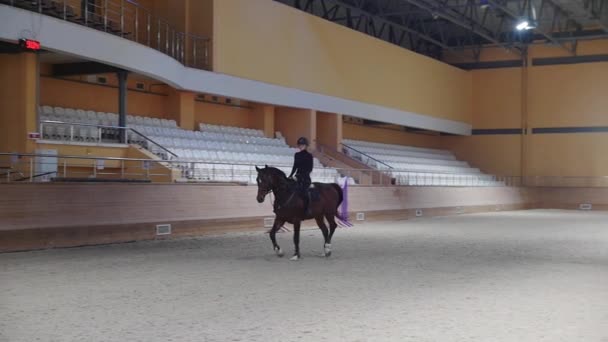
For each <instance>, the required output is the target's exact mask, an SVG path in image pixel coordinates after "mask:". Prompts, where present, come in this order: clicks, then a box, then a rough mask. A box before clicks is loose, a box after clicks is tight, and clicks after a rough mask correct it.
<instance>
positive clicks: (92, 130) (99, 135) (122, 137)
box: [40, 120, 179, 159]
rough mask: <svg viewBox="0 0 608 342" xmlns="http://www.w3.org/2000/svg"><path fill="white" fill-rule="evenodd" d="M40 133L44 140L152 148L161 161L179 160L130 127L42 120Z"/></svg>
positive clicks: (167, 150)
mask: <svg viewBox="0 0 608 342" xmlns="http://www.w3.org/2000/svg"><path fill="white" fill-rule="evenodd" d="M40 131H41V132H42V138H43V139H45V140H57V141H60V142H88V143H109V144H116V143H121V142H123V143H132V144H137V145H139V146H141V147H143V148H145V149H147V150H150V151H152V150H153V147H154V150H160V151H161V152H162V153H156V154H157V155H159V156H160V157H161V158H163V159H170V158H179V157H178V155H177V154H175V153H173V152H171V151H170V150H169V149H167V148H166V147H164V146H162V145H161V144H159V143H157V142H156V141H154V140H152V139H150V138H148V137H147V136H145V135H144V134H142V133H140V132H138V131H137V130H135V129H133V128H131V127H118V126H106V125H96V124H86V123H73V122H63V121H53V120H42V121H40Z"/></svg>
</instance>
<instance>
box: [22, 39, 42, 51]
mask: <svg viewBox="0 0 608 342" xmlns="http://www.w3.org/2000/svg"><path fill="white" fill-rule="evenodd" d="M19 43H20V45H21V47H22V48H23V49H25V50H29V51H39V50H40V42H39V41H36V40H31V39H21V40H19Z"/></svg>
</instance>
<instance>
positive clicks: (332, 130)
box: [317, 112, 344, 150]
mask: <svg viewBox="0 0 608 342" xmlns="http://www.w3.org/2000/svg"><path fill="white" fill-rule="evenodd" d="M343 129H344V123H343V120H342V115H340V114H334V113H325V112H317V141H318V142H320V143H322V144H325V145H328V146H330V147H333V148H334V149H336V150H339V147H340V143H341V142H342V137H343Z"/></svg>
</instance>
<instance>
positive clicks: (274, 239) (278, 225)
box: [270, 218, 285, 257]
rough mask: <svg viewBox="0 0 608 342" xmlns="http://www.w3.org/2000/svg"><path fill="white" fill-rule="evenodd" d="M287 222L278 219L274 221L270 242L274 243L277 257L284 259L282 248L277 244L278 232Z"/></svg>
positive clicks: (273, 246)
mask: <svg viewBox="0 0 608 342" xmlns="http://www.w3.org/2000/svg"><path fill="white" fill-rule="evenodd" d="M284 224H285V221H283V220H279V219H278V218H275V219H274V225H272V229H271V230H270V241H272V248H273V249H274V252H275V253H276V254H277V256H279V257H282V256H283V251H282V250H281V247H279V245H278V244H277V231H278V230H279V229H281V227H283V225H284Z"/></svg>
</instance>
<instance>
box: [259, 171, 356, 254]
mask: <svg viewBox="0 0 608 342" xmlns="http://www.w3.org/2000/svg"><path fill="white" fill-rule="evenodd" d="M256 171H257V172H258V176H257V184H258V194H257V201H258V203H263V202H264V199H265V198H266V196H267V195H268V194H269V193H271V192H272V193H273V194H274V196H275V202H274V204H273V207H274V213H275V220H274V224H273V226H272V229H271V230H270V240H271V241H272V247H273V249H274V251H275V253H276V255H277V256H279V257H282V256H283V255H284V254H283V250H282V249H281V247H279V245H278V244H277V240H276V234H277V231H278V230H279V229H281V227H283V225H284V224H285V222H288V223H291V224H293V243H294V246H295V249H294V254H293V257H292V258H291V260H299V259H300V246H299V245H300V225H301V222H302V221H305V220H310V219H313V218H314V219H315V220H316V221H317V225H318V226H319V229H321V232H322V233H323V237H324V238H325V244H324V245H323V251H324V256H325V257H329V256H331V238H332V237H333V235H334V232H335V230H336V228H337V227H338V224H337V223H336V218H337V219H338V220H339V221H346V219H343V218H342V217H340V215H339V214H338V207H339V206H340V204H342V201H343V200H344V195H343V193H342V188H340V186H339V185H338V184H326V183H312V185H313V188H314V190H313V191H317V192H318V199H317V200H314V201H313V200H312V199H311V200H310V201H309V212H310V215H308V216H306V215H305V214H306V213H305V212H304V201H303V200H302V198H301V197H300V196H299V194H298V190H297V184H296V182H295V181H294V180H291V179H289V178H287V176H286V175H285V173H284V172H283V171H281V170H279V169H277V168H274V167H268V165H266V167H265V168H258V167H257V166H256ZM309 191H310V190H309ZM315 195H316V194H315ZM324 219H327V222H328V223H329V230H328V229H327V225H325V221H324Z"/></svg>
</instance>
